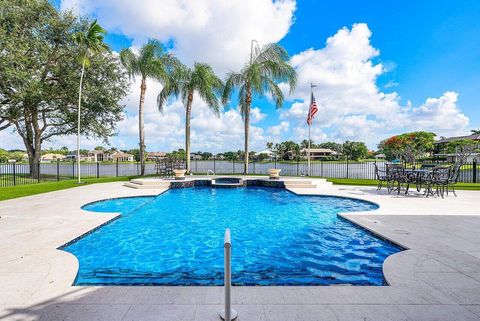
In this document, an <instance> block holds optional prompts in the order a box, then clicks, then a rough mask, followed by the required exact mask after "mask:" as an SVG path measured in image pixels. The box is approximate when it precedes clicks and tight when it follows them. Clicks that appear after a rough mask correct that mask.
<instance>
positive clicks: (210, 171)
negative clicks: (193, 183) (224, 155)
mask: <svg viewBox="0 0 480 321" xmlns="http://www.w3.org/2000/svg"><path fill="white" fill-rule="evenodd" d="M209 173H212V175H214V176H215V172H214V171H213V170H211V169H209V170H207V176H210V175H209Z"/></svg>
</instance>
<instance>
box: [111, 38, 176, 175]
mask: <svg viewBox="0 0 480 321" xmlns="http://www.w3.org/2000/svg"><path fill="white" fill-rule="evenodd" d="M120 60H121V61H122V64H123V66H124V67H125V69H126V70H127V73H128V75H129V77H130V79H135V77H140V78H141V84H140V102H139V104H138V135H139V146H140V155H142V157H141V158H140V174H141V175H145V130H144V104H145V92H146V90H147V79H148V78H152V79H155V80H157V81H159V82H160V83H162V84H163V85H165V84H166V82H167V81H168V75H169V72H171V70H172V69H173V67H174V66H175V65H176V59H175V58H174V57H173V56H172V55H170V54H168V53H166V52H165V51H164V50H163V48H162V45H161V43H160V42H159V41H157V40H149V41H148V42H147V43H146V44H145V45H143V46H142V48H141V49H140V52H139V53H138V54H135V53H134V52H133V51H132V50H131V49H123V50H122V51H121V52H120Z"/></svg>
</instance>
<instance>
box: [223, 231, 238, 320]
mask: <svg viewBox="0 0 480 321" xmlns="http://www.w3.org/2000/svg"><path fill="white" fill-rule="evenodd" d="M223 249H224V269H225V271H224V273H225V276H224V280H225V281H224V283H225V309H224V310H223V311H222V312H220V318H221V319H223V320H226V321H231V320H235V319H236V318H237V312H236V311H235V310H233V309H232V303H231V287H232V271H231V267H232V263H231V260H232V240H231V238H230V229H228V228H227V229H226V230H225V238H224V241H223Z"/></svg>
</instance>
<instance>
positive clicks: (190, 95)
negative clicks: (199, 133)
mask: <svg viewBox="0 0 480 321" xmlns="http://www.w3.org/2000/svg"><path fill="white" fill-rule="evenodd" d="M192 101H193V92H189V93H188V101H187V106H186V108H185V161H186V169H187V173H189V172H190V117H191V113H192Z"/></svg>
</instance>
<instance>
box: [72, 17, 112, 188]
mask: <svg viewBox="0 0 480 321" xmlns="http://www.w3.org/2000/svg"><path fill="white" fill-rule="evenodd" d="M106 33H107V32H106V31H105V29H103V28H102V27H101V26H100V25H99V24H98V23H97V20H95V21H93V22H92V23H91V24H90V26H89V27H88V29H87V30H85V31H79V32H77V33H75V34H74V36H73V41H74V42H75V43H76V44H77V45H78V46H79V48H80V55H79V56H80V58H81V61H82V73H81V74H80V85H79V89H78V116H77V122H78V123H77V176H78V183H80V182H81V173H80V115H81V113H80V112H81V108H82V86H83V76H84V74H85V68H87V67H89V66H90V57H91V56H92V55H93V54H99V53H101V52H102V51H104V50H108V49H109V48H108V46H107V44H105V43H104V42H103V37H104V36H105V34H106Z"/></svg>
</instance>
